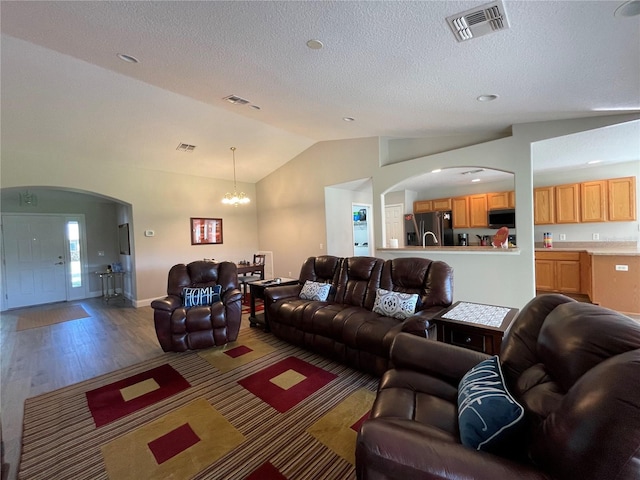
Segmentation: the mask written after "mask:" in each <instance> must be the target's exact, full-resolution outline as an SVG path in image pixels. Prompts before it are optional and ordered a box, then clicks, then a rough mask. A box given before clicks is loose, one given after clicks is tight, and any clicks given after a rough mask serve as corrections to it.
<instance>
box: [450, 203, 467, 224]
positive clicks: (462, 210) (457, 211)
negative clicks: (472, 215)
mask: <svg viewBox="0 0 640 480" xmlns="http://www.w3.org/2000/svg"><path fill="white" fill-rule="evenodd" d="M451 204H452V205H451V207H452V208H451V211H452V214H451V215H452V216H453V228H469V197H457V198H453V199H451Z"/></svg>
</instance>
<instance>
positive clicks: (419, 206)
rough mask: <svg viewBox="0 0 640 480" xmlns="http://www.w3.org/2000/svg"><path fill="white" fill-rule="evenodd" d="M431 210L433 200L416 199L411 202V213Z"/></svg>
mask: <svg viewBox="0 0 640 480" xmlns="http://www.w3.org/2000/svg"><path fill="white" fill-rule="evenodd" d="M433 211H434V210H433V200H416V201H415V202H413V213H427V212H433Z"/></svg>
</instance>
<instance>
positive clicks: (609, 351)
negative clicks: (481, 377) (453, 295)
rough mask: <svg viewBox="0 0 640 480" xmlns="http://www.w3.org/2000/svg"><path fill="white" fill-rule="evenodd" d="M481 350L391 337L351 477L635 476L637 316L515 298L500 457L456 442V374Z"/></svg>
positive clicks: (639, 415)
mask: <svg viewBox="0 0 640 480" xmlns="http://www.w3.org/2000/svg"><path fill="white" fill-rule="evenodd" d="M485 358H487V357H486V355H484V354H481V353H477V352H474V351H471V350H466V349H462V348H459V347H455V346H452V345H447V344H444V343H440V342H434V341H432V340H425V339H421V338H418V337H415V336H413V335H404V334H401V335H398V336H397V337H396V339H395V342H394V344H393V346H392V348H391V361H392V363H393V366H394V368H393V369H391V370H389V371H388V372H386V373H385V375H384V376H383V378H382V380H381V382H380V386H379V390H378V395H377V397H376V400H375V403H374V406H373V410H372V413H371V417H370V419H369V420H367V421H365V422H364V424H363V425H362V428H361V430H360V433H359V435H358V441H357V447H356V471H357V477H358V479H360V480H380V479H402V480H407V479H413V478H420V479H462V478H465V479H487V480H489V479H490V480H494V479H547V480H549V479H580V480H606V479H616V480H631V479H636V480H637V479H638V478H640V323H638V322H636V321H634V320H632V319H630V318H628V317H625V316H624V315H620V314H618V313H616V312H613V311H611V310H607V309H605V308H602V307H598V306H595V305H591V304H585V303H578V302H575V301H574V300H572V299H570V298H568V297H565V296H562V295H544V296H540V297H537V298H535V299H534V300H532V301H531V302H530V303H529V304H528V305H526V306H525V308H524V309H523V310H522V311H521V312H520V315H519V316H518V317H517V318H516V320H515V321H514V323H513V324H512V326H511V328H510V329H509V330H508V332H507V333H506V337H505V340H504V342H503V343H502V348H501V352H500V356H499V358H500V363H501V365H502V371H503V374H504V378H505V381H506V384H507V386H508V389H509V391H510V393H511V395H512V396H513V397H514V398H515V399H516V400H517V401H518V402H519V403H520V404H521V405H522V407H523V409H524V417H523V418H524V420H525V422H524V426H523V430H522V431H521V432H520V434H519V435H518V436H517V440H516V441H515V442H513V443H512V445H511V447H512V449H513V452H512V454H511V455H503V454H500V455H497V454H493V453H487V452H484V451H478V450H475V449H472V448H470V447H467V446H463V445H462V444H461V441H460V435H459V431H458V430H459V426H458V408H457V400H456V398H457V394H458V382H460V379H461V378H462V377H463V375H464V374H465V372H467V371H468V370H469V369H470V368H472V367H473V366H475V365H476V364H477V363H478V362H480V361H481V360H483V359H485Z"/></svg>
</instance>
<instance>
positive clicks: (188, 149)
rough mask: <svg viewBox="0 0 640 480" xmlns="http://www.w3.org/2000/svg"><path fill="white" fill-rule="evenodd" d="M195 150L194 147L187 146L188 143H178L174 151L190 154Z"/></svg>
mask: <svg viewBox="0 0 640 480" xmlns="http://www.w3.org/2000/svg"><path fill="white" fill-rule="evenodd" d="M195 149H196V146H195V145H189V144H188V143H179V144H178V148H176V150H178V151H179V152H187V153H191V152H193V151H194V150H195Z"/></svg>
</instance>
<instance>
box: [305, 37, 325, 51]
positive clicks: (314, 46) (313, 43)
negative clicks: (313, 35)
mask: <svg viewBox="0 0 640 480" xmlns="http://www.w3.org/2000/svg"><path fill="white" fill-rule="evenodd" d="M307 47H309V48H310V49H311V50H320V49H321V48H322V47H324V45H323V44H322V42H321V41H320V40H314V39H311V40H309V41H308V42H307Z"/></svg>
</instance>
